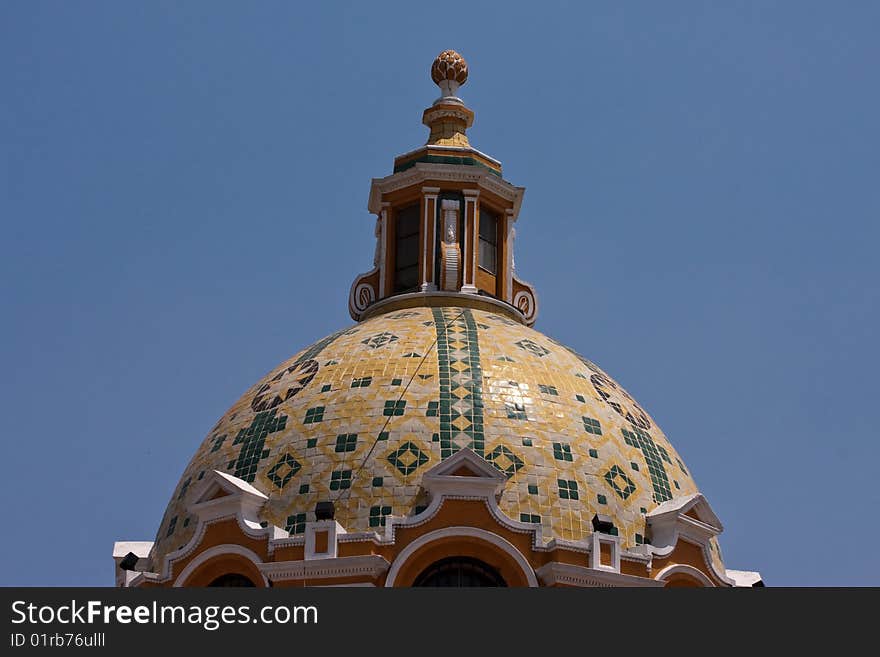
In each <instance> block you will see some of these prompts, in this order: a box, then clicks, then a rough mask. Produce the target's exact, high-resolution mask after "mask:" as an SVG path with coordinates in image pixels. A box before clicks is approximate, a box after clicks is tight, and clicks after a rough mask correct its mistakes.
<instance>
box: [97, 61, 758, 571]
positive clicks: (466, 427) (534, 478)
mask: <svg viewBox="0 0 880 657" xmlns="http://www.w3.org/2000/svg"><path fill="white" fill-rule="evenodd" d="M432 79H433V80H434V81H435V82H436V83H437V84H438V86H439V87H440V90H441V94H442V95H441V97H440V98H438V99H437V100H435V101H434V103H433V104H432V105H431V106H430V107H428V108H426V109H425V110H424V112H423V114H422V123H423V124H424V125H425V126H427V127H428V129H429V135H428V139H427V141H426V143H425V144H424V145H422V146H421V147H419V148H416V149H415V150H412V151H409V152H407V153H403V154H401V155H398V156H396V157H395V158H394V166H393V170H392V173H390V174H389V175H386V176H384V177H382V178H373V180H372V183H371V185H370V193H369V197H368V201H367V210H368V211H369V213H370V215H372V216H373V217H375V219H374V221H375V224H374V230H373V234H374V236H375V245H374V247H373V249H372V251H373V258H372V268H371V269H369V270H368V271H364V272H362V273H360V274H357V275H356V276H355V277H354V280H353V281H352V284H351V287H350V289H349V294H348V312H349V315H350V316H351V318H352V319H353V320H354V322H355V324H353V325H352V326H350V327H348V328H345V329H342V330H340V331H337V332H335V333H333V334H331V335H328V336H327V337H325V338H322V339H320V340H318V341H317V342H315V343H314V344H312V345H311V346H309V347H306V348H305V349H303V350H302V351H300V352H299V353H297V354H294V355H293V356H292V357H291V358H290V359H288V360H286V361H285V362H283V363H281V364H280V365H278V366H277V367H276V368H274V369H273V370H272V371H270V372H269V373H268V374H266V375H265V376H264V377H263V378H262V379H261V380H259V381H257V382H256V383H255V384H254V385H253V386H251V388H250V389H248V390H247V392H245V393H244V395H242V397H241V398H240V399H239V400H238V401H237V402H236V403H235V404H234V405H233V406H232V407H231V408H230V409H229V410H228V411H227V412H226V413H225V414H224V415H223V416H222V417H221V418H220V420H219V421H218V422H217V424H216V425H215V426H214V428H213V429H211V431H210V432H208V435H207V436H205V438H204V440H203V441H202V442H201V444H200V445H199V446H198V448H197V449H196V451H195V454H194V455H193V457H192V459H191V460H190V462H189V464H188V465H187V466H186V468H185V469H184V471H183V474H182V476H181V478H180V482H179V483H178V485H177V486H176V487H175V489H174V491H173V493H172V495H171V500H170V502H169V504H168V506H167V509H166V511H165V515H164V517H163V519H162V522H161V524H160V526H159V530H158V533H157V536H156V540H155V541H152V542H148V541H120V542H117V543H116V544H115V545H114V552H113V554H114V561H115V564H116V581H117V583H118V584H119V585H120V586H146V587H150V586H214V585H221V584H222V585H228V584H229V583H230V582H237V583H239V585H244V583H249V584H251V585H253V586H305V585H309V586H349V585H351V586H385V587H398V586H402V587H405V586H435V585H442V586H464V585H467V586H472V585H480V586H496V585H504V586H639V587H653V586H738V585H745V586H756V585H760V582H761V580H760V574H759V573H753V572H751V571H727V570H726V568H725V566H724V563H723V560H722V558H721V551H720V548H719V545H718V539H717V537H718V535H719V534H720V533H721V532H722V531H723V526H722V524H721V521H720V519H719V518H718V516H717V515H715V513H714V512H713V511H712V509H711V506H710V505H709V503H708V501H707V500H706V498H705V496H704V495H703V494H702V493H700V492H699V491H698V490H697V486H696V484H695V483H694V480H693V478H692V477H691V474H690V471H689V470H688V468H687V466H686V465H685V464H684V462H683V460H682V459H681V457H680V456H679V454H678V453H677V452H676V451H675V449H674V448H673V447H672V445H671V444H670V443H669V441H668V440H667V439H666V436H665V435H664V434H663V432H662V431H661V430H660V428H659V427H658V426H657V425H656V423H655V422H654V420H653V419H652V418H651V416H650V415H648V413H647V412H646V411H645V410H643V409H642V407H641V406H640V405H639V404H638V403H637V402H636V401H635V400H634V399H633V398H632V397H631V396H630V395H629V394H628V393H627V392H626V391H625V390H624V389H623V388H622V387H621V386H620V385H619V384H618V383H617V382H616V381H614V379H612V378H611V377H610V376H609V375H608V374H606V373H605V372H604V371H603V370H602V369H600V368H599V367H598V366H597V365H595V364H594V363H593V362H591V361H590V360H587V359H586V358H584V357H582V356H580V355H579V354H578V352H577V351H575V350H573V349H571V348H569V347H566V346H564V345H562V344H560V343H558V342H556V341H555V340H553V339H552V338H550V337H548V336H546V335H544V334H543V333H540V332H538V331H537V330H535V329H534V328H533V326H534V325H535V322H536V321H537V317H538V311H539V303H538V295H537V292H536V290H535V288H534V286H533V285H531V284H530V283H528V282H527V281H525V280H524V279H522V278H521V277H520V272H519V271H518V270H517V268H516V262H515V258H514V252H515V245H516V227H515V226H516V223H517V221H518V219H519V214H520V210H521V209H522V200H523V194H524V193H525V188H523V187H519V186H517V185H514V184H512V183H511V182H509V181H508V180H506V179H505V178H504V176H503V172H502V165H501V162H500V161H499V160H496V159H495V158H493V157H491V156H489V155H487V154H485V153H483V152H481V151H479V150H477V149H476V148H474V147H473V146H472V145H471V144H470V142H469V139H468V136H467V130H468V128H470V127H471V126H472V124H473V120H474V112H473V111H472V110H471V109H470V108H468V107H467V106H466V105H465V103H464V101H463V100H462V99H461V98H459V97H457V96H456V95H455V93H456V92H457V90H458V88H459V86H460V85H461V84H464V82H465V81H466V79H467V65H466V64H465V61H464V59H463V58H462V57H461V55H459V54H458V53H456V52H454V51H445V52H443V53H441V54H440V56H439V57H438V58H437V60H436V61H435V62H434V66H433V68H432ZM340 225H341V224H340ZM737 573H738V574H737ZM462 582H465V584H463V583H462ZM756 582H757V584H756Z"/></svg>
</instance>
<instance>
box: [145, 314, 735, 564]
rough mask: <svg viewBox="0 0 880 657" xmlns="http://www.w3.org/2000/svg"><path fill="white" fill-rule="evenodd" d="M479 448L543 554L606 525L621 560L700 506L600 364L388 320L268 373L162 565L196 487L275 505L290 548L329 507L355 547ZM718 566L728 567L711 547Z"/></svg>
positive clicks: (652, 428) (555, 347)
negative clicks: (680, 510) (458, 454)
mask: <svg viewBox="0 0 880 657" xmlns="http://www.w3.org/2000/svg"><path fill="white" fill-rule="evenodd" d="M464 447H470V448H472V449H473V450H474V451H475V452H477V453H478V454H480V455H481V456H483V458H485V459H486V460H487V461H489V462H491V463H492V464H493V465H495V466H496V467H497V468H498V469H499V470H501V471H502V472H504V473H506V474H507V475H508V476H509V480H508V482H507V484H506V486H505V487H504V489H503V495H502V498H501V500H500V501H499V505H500V508H501V510H502V511H504V512H505V513H506V514H507V515H508V516H510V517H511V518H512V519H514V520H517V521H525V522H534V523H540V525H541V536H542V540H544V541H547V540H550V539H552V538H557V539H565V540H578V539H583V538H585V537H586V536H588V535H589V534H590V533H591V532H592V526H591V520H592V518H593V516H594V515H595V514H597V513H598V514H602V515H607V516H610V517H611V518H612V519H613V521H614V524H615V527H616V528H617V530H618V531H619V534H620V536H621V537H622V539H623V544H624V546H626V547H630V548H632V547H635V546H637V545H639V544H640V543H641V542H642V541H643V540H644V538H643V537H644V535H645V519H644V514H645V513H646V512H647V511H650V510H651V509H653V508H655V507H656V506H658V504H660V503H662V502H664V501H666V500H669V499H671V498H675V497H679V496H685V495H689V494H691V493H695V492H696V491H697V488H696V485H695V483H694V481H693V480H692V478H691V476H690V473H689V471H688V470H687V468H686V467H685V465H684V463H683V462H682V460H681V459H680V458H679V456H678V454H677V453H676V451H675V449H673V447H672V446H671V445H670V444H669V442H668V441H667V439H666V437H665V436H664V435H663V433H662V431H660V429H659V428H658V427H657V426H656V424H655V423H654V421H653V420H652V419H651V417H650V416H649V415H648V414H647V413H646V412H645V411H643V410H642V409H641V408H640V407H639V405H638V404H637V403H636V402H635V401H634V400H633V399H632V398H631V397H630V396H629V395H628V394H627V393H626V392H625V391H624V390H623V388H621V387H620V386H619V385H618V384H617V383H616V382H614V380H613V379H611V378H610V377H609V376H608V375H607V374H605V373H604V372H603V371H602V370H601V369H600V368H598V367H597V366H596V365H594V364H593V363H591V362H590V361H588V360H586V359H584V358H582V357H580V356H578V355H577V354H576V353H575V352H574V351H572V350H571V349H569V348H567V347H564V346H563V345H561V344H559V343H557V342H555V341H554V340H552V339H550V338H548V337H547V336H545V335H543V334H542V333H539V332H537V331H535V330H533V329H531V328H528V327H526V326H524V325H522V324H521V323H519V322H517V321H514V320H513V319H511V318H509V317H508V316H506V315H505V314H502V313H495V312H488V311H486V310H478V309H473V308H462V307H454V306H448V307H434V308H430V307H416V308H407V309H404V310H394V311H390V312H386V313H385V314H381V315H378V316H375V317H372V318H370V319H366V320H364V321H362V322H360V323H359V324H357V325H355V326H353V327H351V328H348V329H345V330H342V331H339V332H337V333H334V334H333V335H330V336H328V337H326V338H324V339H322V340H320V341H318V342H316V343H315V344H313V345H311V346H310V347H308V348H307V349H305V350H303V351H301V352H300V353H298V354H297V355H295V356H294V357H293V358H291V359H290V360H287V361H285V362H284V363H283V364H282V365H280V366H279V367H277V368H276V369H274V370H273V371H272V372H270V373H269V374H268V375H267V376H266V377H264V378H263V379H262V380H260V381H259V382H258V383H256V384H255V385H254V386H252V387H251V388H250V389H249V390H248V391H247V392H246V393H245V394H244V395H243V396H242V397H241V399H240V400H239V401H238V402H236V403H235V404H234V405H233V406H232V408H230V409H229V411H228V412H227V413H226V414H225V415H224V416H223V417H222V418H221V419H220V421H219V422H218V423H217V425H216V426H215V427H214V428H213V429H212V430H211V432H210V433H209V434H208V436H207V437H206V438H205V439H204V441H203V442H202V444H201V445H200V446H199V448H198V449H197V450H196V453H195V455H194V456H193V458H192V460H191V462H190V463H189V465H188V466H187V467H186V469H185V470H184V473H183V476H182V477H181V480H180V483H179V484H178V486H177V487H176V489H175V490H174V492H173V494H172V497H171V502H170V503H169V505H168V509H167V511H166V514H165V517H164V519H163V521H162V524H161V527H160V529H159V533H158V537H157V540H156V544H155V545H156V547H155V553H154V556H155V557H158V558H162V557H164V555H166V554H168V553H169V552H171V551H173V550H175V549H177V548H179V547H180V546H182V545H184V544H185V543H186V542H187V541H188V540H189V539H190V537H191V533H192V531H193V527H194V526H195V522H191V520H192V519H191V518H188V517H187V514H186V509H187V506H188V505H190V504H191V503H192V502H193V500H192V499H190V498H191V497H192V494H193V490H194V489H197V488H198V487H197V486H196V483H197V482H198V481H199V480H200V479H202V478H203V477H204V476H205V474H206V473H208V472H210V471H211V470H219V471H221V472H226V473H229V474H231V475H234V476H236V477H239V478H240V479H243V480H245V481H247V482H250V483H251V484H252V485H253V486H254V487H256V488H257V489H259V490H260V491H262V492H263V493H265V494H266V495H268V497H269V501H268V503H267V505H266V506H265V508H264V511H263V513H264V517H263V520H264V521H265V522H267V523H269V524H272V525H276V526H278V527H283V528H285V529H286V530H287V531H289V532H291V533H299V532H302V531H303V527H304V524H305V522H306V520H307V519H309V520H312V519H314V514H313V512H314V509H315V504H316V503H317V502H319V501H326V500H333V501H335V504H336V519H337V520H338V521H339V522H340V524H341V525H342V526H343V527H345V529H346V530H347V531H348V532H355V531H379V532H381V531H382V529H383V525H384V524H385V518H386V517H387V516H388V515H412V514H416V513H418V512H419V511H420V510H421V507H422V505H423V504H424V503H425V501H424V494H423V492H422V491H421V488H420V481H421V477H422V475H423V473H424V472H425V471H427V470H428V469H429V468H431V467H432V466H434V465H436V464H437V463H439V462H440V461H441V460H442V459H444V458H446V457H448V456H450V455H451V454H453V453H454V452H455V451H457V450H458V449H460V448H464ZM713 549H714V551H715V553H716V554H715V555H714V556H715V557H716V559H718V560H719V562H720V556H719V555H718V553H717V545H716V544H714V539H713Z"/></svg>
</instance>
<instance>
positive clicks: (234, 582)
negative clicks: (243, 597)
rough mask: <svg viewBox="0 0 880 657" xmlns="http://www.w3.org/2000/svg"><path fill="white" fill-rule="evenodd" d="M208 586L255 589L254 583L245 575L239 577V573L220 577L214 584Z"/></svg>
mask: <svg viewBox="0 0 880 657" xmlns="http://www.w3.org/2000/svg"><path fill="white" fill-rule="evenodd" d="M208 586H224V587H225V586H244V587H253V586H254V583H253V582H252V581H251V580H250V579H249V578H247V577H245V576H244V575H239V574H238V573H228V574H226V575H220V577H218V578H217V579H215V580H214V581H213V582H211V583H210V584H208Z"/></svg>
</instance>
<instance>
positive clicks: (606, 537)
mask: <svg viewBox="0 0 880 657" xmlns="http://www.w3.org/2000/svg"><path fill="white" fill-rule="evenodd" d="M590 542H591V547H590V567H591V568H593V569H594V570H605V571H609V572H613V573H619V572H620V542H621V539H620V536H612V535H611V534H603V533H601V532H597V531H594V532H593V533H592V535H591V536H590ZM602 545H607V546H608V547H609V549H610V551H611V565H610V566H606V565H605V564H603V563H602V548H601V546H602Z"/></svg>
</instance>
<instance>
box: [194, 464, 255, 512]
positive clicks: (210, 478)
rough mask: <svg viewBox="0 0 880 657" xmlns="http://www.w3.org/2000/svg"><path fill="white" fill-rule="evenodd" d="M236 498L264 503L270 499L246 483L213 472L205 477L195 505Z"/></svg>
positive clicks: (228, 475)
mask: <svg viewBox="0 0 880 657" xmlns="http://www.w3.org/2000/svg"><path fill="white" fill-rule="evenodd" d="M235 496H244V497H247V498H251V499H253V500H263V501H264V500H267V499H269V498H267V497H266V496H265V495H264V494H263V493H261V492H260V491H258V490H257V489H256V488H254V487H253V486H251V485H250V484H249V483H247V482H246V481H244V480H242V479H239V478H238V477H233V476H232V475H230V474H226V473H225V472H220V471H219V470H213V471H211V473H209V474H208V475H207V476H206V477H205V479H204V481H203V482H202V485H201V487H200V488H199V490H198V491H196V496H195V499H194V500H193V505H197V504H203V503H205V502H211V501H214V500H219V499H222V498H224V497H235Z"/></svg>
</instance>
